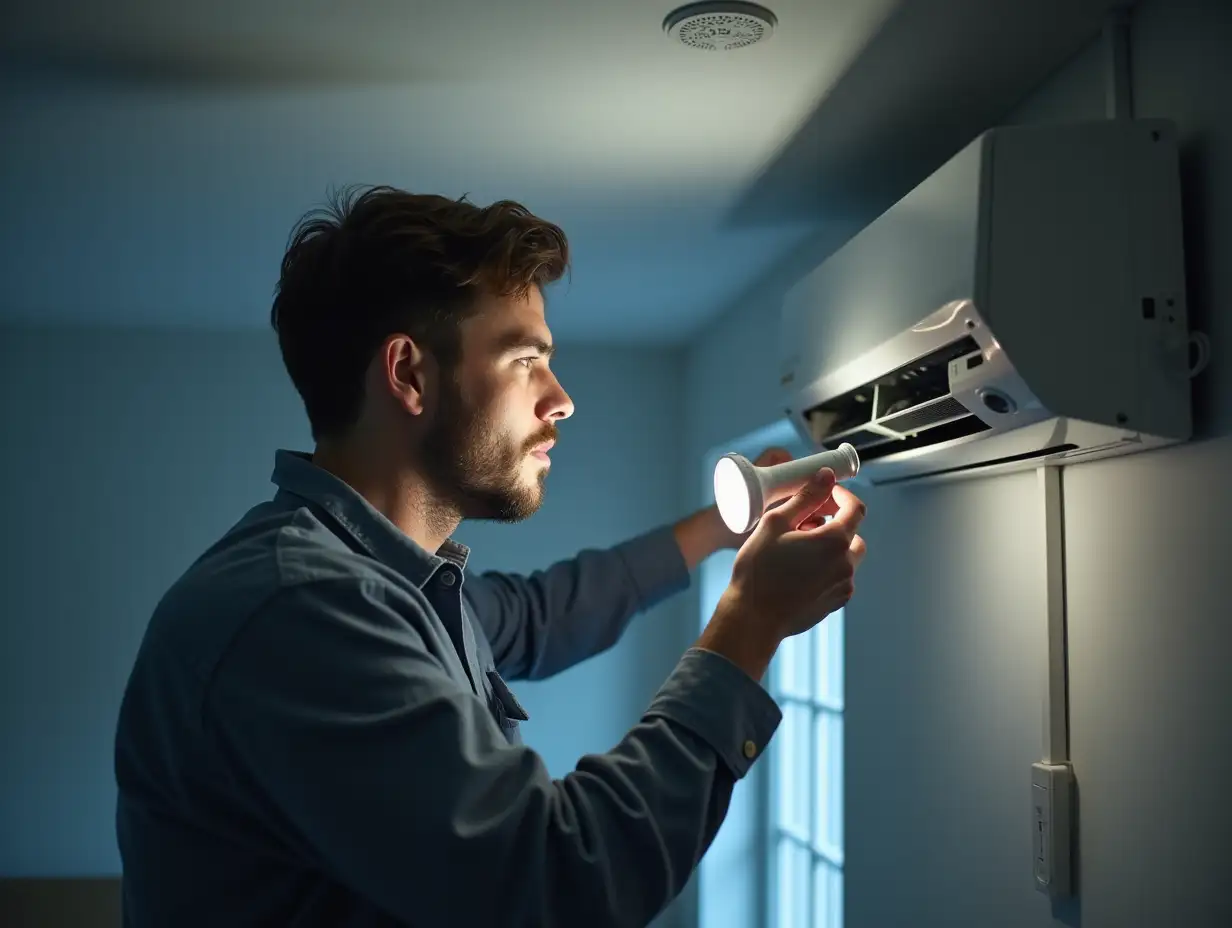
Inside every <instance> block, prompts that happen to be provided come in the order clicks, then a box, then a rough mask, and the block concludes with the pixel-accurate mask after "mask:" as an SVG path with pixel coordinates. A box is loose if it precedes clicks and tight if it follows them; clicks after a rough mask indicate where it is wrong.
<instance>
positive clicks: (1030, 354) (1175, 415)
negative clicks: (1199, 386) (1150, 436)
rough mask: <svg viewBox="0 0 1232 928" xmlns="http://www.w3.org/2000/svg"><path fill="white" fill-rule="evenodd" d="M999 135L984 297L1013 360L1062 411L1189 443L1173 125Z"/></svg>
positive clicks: (1090, 126) (1105, 124)
mask: <svg viewBox="0 0 1232 928" xmlns="http://www.w3.org/2000/svg"><path fill="white" fill-rule="evenodd" d="M991 136H992V143H991V151H992V157H991V159H990V164H991V170H990V177H991V184H990V190H989V200H988V213H987V229H986V236H985V241H984V242H983V243H982V244H983V248H984V261H983V263H982V264H981V265H980V280H979V282H978V285H977V299H976V303H977V306H979V308H980V311H981V312H982V313H983V314H984V316H985V318H986V319H987V320H988V323H989V325H990V326H991V328H992V329H993V331H994V332H996V334H997V338H998V339H999V340H1000V342H1001V344H1002V347H1003V348H1004V349H1005V351H1006V353H1007V354H1008V355H1009V358H1010V360H1011V362H1012V363H1013V364H1014V366H1015V367H1016V368H1017V369H1018V371H1019V372H1020V373H1021V374H1022V376H1023V379H1024V380H1025V381H1026V382H1027V383H1028V384H1030V386H1031V388H1032V390H1033V392H1034V393H1035V395H1036V396H1038V397H1039V398H1040V400H1041V402H1043V404H1044V405H1045V406H1047V407H1048V408H1049V409H1051V410H1053V411H1054V412H1055V413H1057V414H1058V415H1061V416H1067V417H1072V418H1075V419H1080V420H1086V421H1091V422H1099V423H1105V424H1108V425H1113V424H1118V425H1123V426H1128V427H1130V428H1134V429H1141V430H1144V431H1148V432H1153V433H1155V434H1158V435H1164V436H1171V437H1175V438H1185V437H1188V434H1189V431H1190V424H1189V415H1188V409H1189V402H1188V380H1187V378H1186V376H1185V373H1184V363H1185V359H1184V354H1183V351H1184V349H1183V343H1184V340H1185V339H1186V338H1187V332H1186V331H1184V321H1183V320H1184V314H1183V312H1182V311H1180V310H1183V293H1184V281H1183V258H1182V256H1181V255H1180V251H1179V248H1180V242H1181V229H1180V209H1179V184H1178V182H1177V177H1176V173H1175V171H1176V168H1175V147H1176V139H1175V134H1174V133H1173V132H1172V130H1171V127H1170V126H1169V125H1168V124H1167V123H1164V122H1161V121H1154V120H1135V121H1130V120H1124V121H1121V120H1114V121H1102V122H1097V123H1083V124H1075V125H1070V126H1056V127H1049V129H1048V130H1047V131H1041V130H1039V129H1036V128H1018V127H1016V128H1009V129H998V130H995V131H994V132H993V133H991ZM1148 300H1149V301H1150V302H1149V303H1147V302H1144V301H1148ZM1168 301H1171V305H1170V304H1169V302H1168ZM1150 306H1153V316H1150V317H1149V318H1148V315H1149V313H1150V312H1151V311H1150V310H1147V311H1144V307H1150ZM1169 310H1177V311H1175V312H1171V313H1169ZM1169 315H1170V316H1171V321H1168V319H1169ZM1169 329H1171V332H1172V334H1173V335H1175V340H1178V341H1179V343H1180V344H1181V345H1182V352H1181V354H1179V355H1178V354H1177V352H1176V351H1172V352H1171V353H1170V352H1169V350H1168V348H1167V346H1166V345H1167V341H1168V336H1169ZM1178 360H1179V363H1178ZM1161 394H1162V396H1161Z"/></svg>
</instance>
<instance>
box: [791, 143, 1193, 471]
mask: <svg viewBox="0 0 1232 928" xmlns="http://www.w3.org/2000/svg"><path fill="white" fill-rule="evenodd" d="M780 334H781V337H782V353H781V357H782V359H783V369H782V377H781V387H782V390H783V398H784V405H785V408H786V413H787V415H788V417H789V418H790V419H791V421H792V422H793V424H794V425H795V426H796V429H797V431H799V433H800V434H801V436H802V437H803V438H805V439H806V440H807V441H808V442H810V443H811V444H812V445H814V446H816V447H819V448H820V447H825V448H832V447H836V446H837V445H838V444H839V443H840V442H844V441H847V442H851V443H852V444H853V445H855V446H856V448H857V449H859V451H860V455H861V459H862V461H863V465H862V469H861V478H862V479H864V480H866V481H869V482H872V483H888V482H894V481H901V480H912V479H919V478H923V477H939V476H949V475H958V474H969V473H986V472H988V470H989V469H990V468H997V469H1001V470H1005V469H1012V468H1015V467H1025V466H1037V465H1038V464H1040V463H1053V464H1055V463H1063V462H1069V461H1075V460H1089V459H1092V458H1098V457H1105V456H1108V455H1113V454H1121V453H1126V452H1129V451H1135V450H1140V449H1143V448H1149V447H1155V446H1160V445H1164V444H1170V443H1173V442H1177V441H1183V440H1185V439H1188V438H1189V437H1190V435H1191V431H1192V426H1191V400H1190V377H1189V329H1188V319H1187V313H1186V301H1185V280H1184V254H1183V250H1182V237H1181V206H1180V183H1179V170H1178V158H1177V143H1176V134H1175V130H1174V128H1173V126H1172V125H1171V124H1169V123H1167V122H1164V121H1155V120H1118V121H1107V122H1093V123H1084V124H1077V125H1061V126H1048V127H1029V128H1028V127H1013V128H1004V129H996V130H992V131H989V132H986V133H985V134H983V135H981V136H980V137H979V138H977V139H976V140H975V141H974V142H972V143H971V144H970V145H968V146H967V147H966V148H965V149H964V150H962V151H961V152H959V153H958V154H957V155H956V156H955V157H953V158H952V159H951V160H950V161H949V162H947V163H946V164H945V165H944V166H943V167H942V168H940V169H939V170H938V171H936V172H935V173H934V174H933V175H932V176H930V177H929V178H928V179H927V180H925V181H924V182H923V183H921V184H920V185H919V186H918V187H917V188H916V189H915V190H913V191H912V192H911V193H910V194H908V195H907V196H906V197H904V198H903V199H902V200H901V201H899V202H898V203H897V204H895V205H894V206H893V207H891V208H890V209H889V210H887V211H886V212H885V213H884V214H882V215H881V216H880V217H879V218H878V219H877V220H875V221H874V222H873V223H871V224H870V225H869V226H868V227H867V228H865V229H864V230H863V231H861V232H860V233H859V234H858V235H856V236H855V237H854V238H853V239H851V240H850V241H849V242H848V243H847V244H845V245H844V246H843V247H842V248H840V249H839V250H838V251H836V252H835V253H834V254H833V255H831V256H830V257H829V258H828V259H826V260H825V261H824V262H823V263H822V264H820V265H819V266H818V267H817V268H816V269H814V270H813V271H812V272H811V273H810V274H808V275H807V276H806V277H804V278H803V279H802V280H801V281H800V282H799V283H798V284H797V286H796V287H795V288H793V290H792V291H791V292H790V293H789V294H788V296H787V298H786V300H785V302H784V305H783V315H782V326H781V331H780Z"/></svg>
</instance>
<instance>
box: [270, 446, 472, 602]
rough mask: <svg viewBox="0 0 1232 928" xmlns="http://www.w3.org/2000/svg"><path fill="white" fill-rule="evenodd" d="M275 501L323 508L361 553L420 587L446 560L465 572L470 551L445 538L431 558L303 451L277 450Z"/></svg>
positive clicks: (352, 490)
mask: <svg viewBox="0 0 1232 928" xmlns="http://www.w3.org/2000/svg"><path fill="white" fill-rule="evenodd" d="M270 479H271V480H272V481H273V482H274V484H275V486H277V487H278V489H279V493H278V496H282V495H283V494H284V493H285V494H291V495H294V496H298V497H300V498H301V499H304V500H307V501H308V502H310V503H313V504H315V505H316V506H318V507H320V508H321V509H323V510H324V511H325V512H326V513H328V514H329V515H330V516H331V517H332V518H333V520H334V521H335V522H336V523H337V524H338V526H339V527H340V528H341V529H342V530H343V531H345V532H346V533H347V534H348V535H349V536H350V537H351V538H353V539H354V540H355V541H356V542H357V543H358V544H359V546H360V547H361V548H363V549H364V550H365V551H367V552H368V553H369V554H370V555H372V557H374V558H376V559H377V560H378V561H380V562H381V563H383V564H386V565H388V566H389V567H392V568H393V569H394V570H397V571H398V572H399V573H401V574H402V575H403V576H405V577H406V578H407V579H408V580H410V581H411V582H412V583H414V584H415V585H416V586H419V587H422V586H423V585H424V584H425V583H427V582H428V579H429V578H430V577H431V576H432V575H433V574H434V573H435V572H436V569H437V568H438V567H440V566H441V564H442V563H444V562H445V561H449V562H451V563H453V564H455V565H457V567H458V568H459V569H464V568H465V567H466V560H467V558H468V557H469V556H470V549H469V548H467V547H466V545H464V544H460V543H459V542H456V541H454V540H453V539H447V540H446V541H445V543H444V544H442V545H441V546H440V548H439V549H438V550H437V552H436V554H435V555H433V554H429V553H428V552H427V551H426V550H424V549H423V548H422V547H420V546H419V545H418V544H416V543H415V542H414V541H412V540H411V539H410V537H408V536H407V534H406V533H405V532H404V531H402V530H401V529H400V528H398V526H396V525H394V524H393V523H392V522H391V521H389V519H387V518H386V517H385V516H384V515H382V514H381V513H379V512H377V511H376V509H374V508H373V507H372V504H371V503H369V502H368V501H367V500H366V499H364V498H363V497H362V496H360V495H359V493H357V492H356V491H355V490H354V489H353V488H352V487H351V486H350V485H349V484H347V483H346V482H345V481H343V480H341V479H340V478H338V477H335V476H334V475H333V474H331V473H330V472H329V471H327V470H325V469H324V468H321V467H318V466H317V465H316V464H314V463H313V462H312V455H310V454H308V453H306V452H303V451H288V450H279V451H277V452H276V453H275V455H274V473H273V475H272V476H271V477H270Z"/></svg>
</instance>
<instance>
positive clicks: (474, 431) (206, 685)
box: [116, 188, 864, 928]
mask: <svg viewBox="0 0 1232 928" xmlns="http://www.w3.org/2000/svg"><path fill="white" fill-rule="evenodd" d="M567 263H568V246H567V243H566V240H565V236H564V235H563V233H562V232H561V230H560V229H558V228H557V227H556V226H554V225H552V224H550V223H548V222H545V221H543V220H541V219H539V218H537V217H535V216H533V215H531V214H529V213H528V212H527V211H526V210H525V209H524V208H523V207H521V206H519V205H518V204H515V203H510V202H502V203H497V204H495V205H493V206H491V207H488V208H486V209H479V208H477V207H475V206H473V205H471V204H469V203H466V202H464V201H463V202H458V201H452V200H448V199H445V198H442V197H435V196H418V195H411V194H408V193H404V192H401V191H398V190H394V189H389V188H375V189H372V190H369V191H367V192H365V193H363V194H362V195H361V196H359V197H357V198H346V199H343V200H342V201H341V202H340V203H338V204H336V206H335V209H334V211H333V212H332V213H327V214H323V215H318V216H310V217H307V218H306V219H305V221H304V222H303V223H302V224H301V226H300V227H299V229H298V231H297V233H296V235H295V236H294V238H293V241H292V242H291V244H290V247H289V249H288V251H287V253H286V256H285V258H284V260H283V263H282V269H281V278H280V280H279V284H278V289H277V294H276V297H275V301H274V306H273V312H272V322H273V326H274V328H275V329H276V331H277V333H278V339H279V344H280V346H281V349H282V355H283V359H284V362H285V364H286V367H287V370H288V372H289V374H290V376H291V379H292V380H293V382H294V384H295V386H296V388H297V389H298V391H299V393H300V394H301V396H302V397H303V401H304V405H305V408H306V410H307V413H308V418H309V420H310V422H311V425H312V433H313V439H314V441H315V445H316V447H315V450H314V452H313V453H312V454H311V455H307V454H295V453H291V452H286V451H282V452H279V453H278V454H277V456H276V463H275V469H274V477H273V479H274V482H275V484H277V486H278V490H277V493H276V495H275V496H274V498H273V499H272V501H270V502H267V503H264V504H262V505H258V506H257V507H256V508H254V509H253V510H251V511H250V512H249V513H248V514H247V515H246V516H245V517H244V518H243V519H242V520H241V521H240V522H239V523H238V524H237V525H236V526H235V527H234V528H232V529H231V530H230V531H229V532H228V533H227V534H226V535H225V537H223V538H222V539H221V540H220V541H219V542H217V543H216V544H215V545H214V546H213V547H211V548H210V549H209V550H208V551H206V552H205V554H204V555H202V557H201V558H200V559H199V560H198V561H197V562H196V563H195V564H193V565H192V566H191V567H190V568H189V570H188V571H187V572H186V573H185V575H184V576H183V577H182V578H181V579H180V580H179V581H178V582H177V583H176V584H175V585H174V586H173V587H172V588H171V589H170V590H169V591H168V592H167V594H166V596H165V597H164V598H163V600H162V601H161V602H160V604H159V606H158V608H157V610H156V611H155V614H154V616H153V617H152V619H151V621H150V624H149V627H148V630H147V632H146V635H145V638H144V640H143V642H142V645H141V648H140V651H139V654H138V656H137V659H136V663H135V666H134V668H133V671H132V675H131V678H130V680H129V683H128V687H127V690H126V692H125V696H124V702H123V706H122V709H121V712H120V719H119V727H118V732H117V740H116V776H117V780H118V784H119V803H118V808H117V833H118V837H119V844H120V851H121V854H122V858H123V863H124V909H125V922H126V924H128V925H132V926H147V925H151V926H152V925H158V926H171V925H174V926H176V928H190V926H196V925H203V926H204V925H209V926H223V925H225V926H228V928H240V926H247V925H263V926H264V925H279V926H298V928H317V926H331V928H336V926H378V925H416V926H436V925H465V926H472V925H474V926H481V925H507V926H522V925H525V926H555V925H571V926H572V925H584V926H588V928H598V926H608V925H611V926H633V925H645V924H646V923H648V922H649V921H650V920H651V919H652V918H653V917H654V915H655V914H656V913H658V912H659V911H660V910H661V909H662V908H663V907H664V906H665V905H666V904H667V903H668V902H669V901H670V900H671V899H672V898H673V897H674V896H675V895H676V894H677V893H679V892H680V890H681V888H682V887H683V886H684V884H685V882H686V880H687V879H688V877H689V875H690V873H691V872H692V870H693V869H694V867H695V866H696V865H697V862H698V860H699V858H700V857H701V855H702V854H703V852H704V851H705V849H706V848H707V847H708V846H709V843H710V841H711V839H712V838H713V836H714V833H715V831H716V829H717V828H718V827H719V824H720V822H721V820H722V818H723V816H724V815H725V813H726V809H727V804H728V801H729V798H730V795H731V790H732V788H733V785H734V783H735V780H736V779H737V778H739V777H741V776H743V775H744V773H745V772H746V771H747V770H748V768H749V766H750V765H751V764H752V762H753V761H754V760H755V759H756V758H757V757H759V756H760V755H761V753H762V752H763V751H764V749H765V747H766V742H767V741H768V740H769V738H770V736H771V734H772V733H773V731H774V729H775V726H776V725H777V724H778V721H779V718H780V715H779V711H778V708H777V707H776V706H775V704H774V702H773V701H772V700H771V699H770V698H769V697H768V695H767V694H766V693H765V691H764V690H763V689H762V688H761V686H760V685H759V683H758V681H759V680H760V678H761V677H762V676H763V674H764V672H765V670H766V667H767V665H768V664H769V662H770V659H771V658H772V656H773V654H774V652H775V650H776V648H777V647H778V645H779V643H780V642H781V641H782V640H783V638H785V637H787V636H788V635H792V634H796V633H799V632H801V631H804V630H806V629H807V628H809V627H811V626H812V625H813V624H815V623H816V622H817V621H819V620H820V619H821V618H822V617H823V616H824V615H826V614H827V613H829V612H831V611H833V610H834V609H836V608H838V607H839V606H841V605H842V604H843V603H845V602H846V601H847V600H848V598H849V597H850V596H851V593H852V589H853V586H852V580H853V576H854V572H855V568H856V566H857V565H858V563H859V561H860V558H861V557H862V555H863V551H864V548H863V542H862V541H860V539H859V536H858V535H857V534H856V529H857V527H858V525H859V522H860V519H861V518H862V516H863V506H862V504H860V503H859V501H858V500H856V499H855V498H854V497H852V496H850V495H849V494H847V493H845V492H843V491H842V490H841V489H836V488H834V486H833V474H831V473H829V472H823V473H822V474H821V475H819V477H818V478H817V479H815V480H814V482H813V483H811V484H810V485H809V486H808V487H806V488H805V489H804V490H802V491H801V492H800V493H798V494H797V495H796V496H795V497H793V498H792V499H791V500H790V501H788V502H787V503H786V504H784V505H783V506H781V507H779V508H777V509H775V510H772V511H771V512H770V513H768V514H767V516H766V517H765V518H764V519H763V521H762V523H761V524H760V525H759V527H758V528H757V529H756V530H755V531H754V532H753V533H752V534H751V535H750V536H749V537H748V538H747V539H745V540H743V544H742V546H741V549H740V552H739V554H738V555H737V558H736V561H735V568H734V570H733V575H732V580H731V585H730V587H729V588H728V590H727V591H726V593H725V594H724V596H723V597H722V602H721V604H720V606H719V607H718V609H717V610H716V612H715V614H714V617H713V618H712V620H711V621H710V623H709V625H708V627H707V628H706V630H705V632H704V634H703V635H702V636H701V638H700V639H699V641H698V642H697V645H696V647H693V648H690V649H689V650H688V651H687V652H686V653H685V654H684V655H683V657H682V658H681V660H680V662H679V664H678V666H677V667H676V669H675V670H674V671H673V673H672V674H671V675H670V676H669V678H668V679H667V681H666V682H665V683H664V684H663V687H662V689H661V690H660V691H659V693H658V695H657V696H656V697H655V699H654V700H653V702H652V703H651V705H650V706H649V708H648V709H647V712H646V714H645V715H644V716H643V718H642V719H641V720H640V722H639V723H638V724H637V725H636V726H634V727H633V729H632V730H630V732H629V733H628V735H627V736H626V737H625V738H624V740H622V742H621V743H620V744H619V745H617V746H616V747H615V748H613V749H612V750H611V751H610V752H608V753H607V754H603V755H599V756H590V757H586V758H584V759H583V760H581V761H580V762H579V764H578V766H577V768H576V770H574V771H573V772H572V773H570V774H569V775H568V776H566V777H565V778H563V779H561V780H553V779H552V778H551V777H549V776H548V774H547V772H546V770H545V769H544V765H543V763H542V762H541V760H540V759H539V758H538V757H537V756H536V754H535V753H534V752H533V751H532V750H530V749H529V748H527V747H525V746H524V745H522V744H521V739H520V737H519V722H520V721H522V720H525V719H526V714H525V712H524V711H523V710H522V708H521V706H520V705H519V703H518V701H517V698H516V697H515V696H514V695H513V693H512V692H511V690H510V689H509V686H508V682H507V681H510V680H517V679H526V678H542V677H546V676H549V675H551V674H553V673H555V672H557V671H559V670H562V669H564V668H565V667H568V666H570V665H571V664H574V663H577V662H578V661H580V660H583V659H585V658H586V657H588V656H590V655H593V654H596V653H598V652H600V651H602V650H604V649H605V648H608V647H610V646H611V645H612V644H613V643H614V642H615V641H616V640H617V639H618V638H619V636H620V634H621V631H622V630H623V629H624V628H625V626H626V624H627V623H628V621H629V619H630V618H631V617H632V616H633V615H634V614H635V613H637V612H640V611H642V610H645V609H646V608H648V607H650V606H651V605H653V604H654V603H656V602H658V601H660V600H662V599H663V598H664V597H666V596H668V595H670V594H672V593H675V592H677V591H678V590H681V589H683V588H685V587H686V586H687V585H688V582H689V568H691V567H693V566H694V565H696V564H697V562H698V561H700V560H701V559H702V558H703V557H705V556H706V555H707V554H709V553H710V552H711V551H713V550H714V549H715V548H716V547H718V546H720V545H723V544H731V545H735V544H737V543H739V542H740V541H741V539H735V538H732V537H731V536H729V535H728V534H727V533H726V531H725V530H723V529H722V528H721V524H720V523H719V521H718V519H717V517H716V515H715V513H714V511H713V510H706V511H703V512H701V513H698V514H696V515H694V516H691V517H689V518H687V519H685V520H684V521H682V522H680V523H679V524H677V525H674V526H669V527H666V528H662V529H658V530H655V531H652V532H649V533H648V534H646V535H644V536H642V537H640V538H636V539H633V540H631V541H629V542H626V543H624V544H621V545H618V546H616V547H615V548H613V549H611V550H607V551H587V552H583V553H582V554H580V555H579V556H578V557H577V558H576V559H574V560H571V561H568V562H565V563H561V564H557V565H556V566H554V567H552V568H550V569H548V570H546V571H544V572H541V573H538V574H534V575H532V576H526V577H523V576H512V575H506V574H498V573H490V574H486V575H483V576H477V575H474V574H468V573H467V572H466V560H467V551H466V549H465V548H463V547H462V546H461V545H459V544H456V543H454V542H452V541H450V539H449V536H450V533H451V532H453V531H454V529H455V528H456V526H457V525H458V523H459V521H460V520H462V519H466V518H470V519H500V520H505V521H515V520H519V519H523V518H525V517H527V516H529V515H530V514H531V513H533V512H534V511H535V510H536V508H538V506H539V504H540V501H541V499H542V495H543V486H544V480H545V477H546V475H547V473H548V471H549V468H550V462H549V456H548V453H549V451H550V449H551V447H552V444H553V442H554V441H555V439H556V436H557V426H558V423H559V422H560V421H561V420H562V419H565V418H567V417H568V416H569V415H570V414H571V413H572V412H573V405H572V403H571V402H570V400H569V397H568V396H567V395H566V393H565V392H564V390H563V389H562V387H561V385H560V383H559V382H558V381H557V380H556V377H555V376H554V374H553V373H552V371H551V368H550V366H549V360H550V357H551V354H552V339H551V333H550V331H549V329H548V326H547V324H546V321H545V318H544V307H543V296H542V288H543V287H544V286H546V285H547V284H549V283H551V282H552V281H554V280H556V279H558V278H559V277H560V276H561V275H562V274H563V273H564V271H565V269H566V267H567ZM825 516H833V518H832V519H830V520H829V521H826V520H825V518H824V517H825Z"/></svg>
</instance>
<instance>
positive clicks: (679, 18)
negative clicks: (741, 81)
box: [663, 0, 778, 52]
mask: <svg viewBox="0 0 1232 928" xmlns="http://www.w3.org/2000/svg"><path fill="white" fill-rule="evenodd" d="M776 25H778V20H777V19H776V18H775V16H774V14H773V13H771V12H770V11H769V10H767V9H766V8H765V7H764V6H758V5H757V4H756V3H745V2H742V0H702V2H700V3H690V4H687V5H685V6H682V7H680V8H679V9H677V10H673V11H672V12H671V13H668V14H667V19H665V20H663V31H664V32H666V33H667V34H668V35H669V36H671V37H672V38H673V39H676V40H677V41H678V42H680V43H681V44H682V45H687V46H689V48H699V49H701V50H703V51H708V52H727V51H731V50H732V49H736V48H745V47H747V46H749V45H756V44H757V43H758V42H761V41H763V40H764V39H768V38H770V34H771V33H772V32H774V27H775V26H776Z"/></svg>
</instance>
